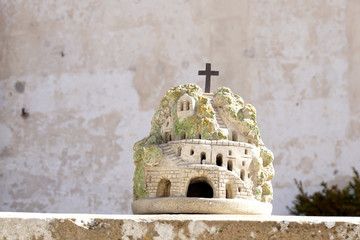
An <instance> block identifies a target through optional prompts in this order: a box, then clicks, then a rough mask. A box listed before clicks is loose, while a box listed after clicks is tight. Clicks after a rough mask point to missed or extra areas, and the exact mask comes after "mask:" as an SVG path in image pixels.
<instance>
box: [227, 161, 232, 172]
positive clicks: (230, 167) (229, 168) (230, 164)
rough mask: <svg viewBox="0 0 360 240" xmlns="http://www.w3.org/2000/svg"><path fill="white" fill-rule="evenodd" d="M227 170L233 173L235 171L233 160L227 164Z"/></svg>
mask: <svg viewBox="0 0 360 240" xmlns="http://www.w3.org/2000/svg"><path fill="white" fill-rule="evenodd" d="M227 169H228V170H229V171H232V170H233V162H232V161H231V160H229V161H228V163H227Z"/></svg>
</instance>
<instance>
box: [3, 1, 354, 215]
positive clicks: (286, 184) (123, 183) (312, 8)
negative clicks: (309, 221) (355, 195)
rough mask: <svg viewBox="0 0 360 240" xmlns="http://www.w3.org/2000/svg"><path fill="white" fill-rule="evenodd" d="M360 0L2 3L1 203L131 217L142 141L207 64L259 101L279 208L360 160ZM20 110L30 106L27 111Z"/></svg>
mask: <svg viewBox="0 0 360 240" xmlns="http://www.w3.org/2000/svg"><path fill="white" fill-rule="evenodd" d="M358 22H360V2H359V1H356V0H347V1H346V0H343V1H341V0H339V1H325V0H321V1H286V2H284V1H268V0H265V1H250V0H248V1H245V0H244V1H237V0H233V1H226V2H221V3H219V2H218V1H215V0H213V1H208V0H200V1H186V0H176V1H165V0H163V1H161V0H156V1H141V0H134V1H95V0H93V1H88V0H86V1H85V0H78V1H72V2H69V1H55V2H51V1H44V0H38V1H20V0H19V1H15V0H14V1H6V0H5V1H2V2H0V210H1V211H34V212H88V213H130V203H131V184H132V180H131V178H132V173H133V170H134V167H133V164H132V154H133V152H132V145H133V143H134V142H135V141H137V140H140V139H141V138H142V137H145V136H146V135H147V134H148V132H149V129H150V120H151V118H152V115H153V114H154V112H155V109H156V108H157V105H158V103H159V101H160V99H161V97H162V96H163V95H164V94H165V91H166V90H167V89H169V88H170V87H172V86H174V85H177V84H183V83H189V82H193V83H197V84H200V86H203V84H204V83H203V79H202V78H201V77H198V76H197V70H199V69H202V68H203V67H204V63H205V62H206V61H210V62H212V63H213V67H214V68H216V70H219V71H220V77H218V78H214V80H213V86H212V89H216V88H217V87H219V86H227V87H230V88H231V89H232V91H233V92H235V93H238V94H239V95H241V96H242V97H243V98H244V99H245V101H246V102H250V103H252V104H253V105H254V106H255V107H256V108H257V112H258V122H259V125H260V129H261V133H262V136H263V139H264V142H265V144H266V146H268V147H269V148H270V149H271V150H273V152H274V155H275V162H274V164H275V170H276V177H275V179H274V180H273V184H274V194H275V198H274V201H273V205H274V213H275V214H286V213H287V210H286V208H285V207H286V205H289V204H290V203H291V201H292V200H293V198H294V195H295V194H296V193H297V190H296V188H295V185H294V183H293V178H297V179H301V180H302V181H303V182H304V183H305V187H306V189H309V190H315V189H318V186H319V183H320V182H321V181H322V180H325V181H328V182H330V183H338V184H340V185H341V184H345V183H346V182H347V181H348V180H349V178H350V176H351V175H352V173H351V166H355V167H358V166H359V164H358V162H359V160H360V159H359V155H360V148H359V144H360V120H359V119H360V95H359V94H358V91H359V88H360V81H359V77H360V68H359V66H360V55H359V54H358V53H359V51H360V25H359V24H357V23H358ZM22 109H24V110H22Z"/></svg>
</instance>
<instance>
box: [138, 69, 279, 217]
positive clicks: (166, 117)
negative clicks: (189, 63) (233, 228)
mask: <svg viewBox="0 0 360 240" xmlns="http://www.w3.org/2000/svg"><path fill="white" fill-rule="evenodd" d="M199 75H205V76H206V86H205V93H203V92H202V90H201V89H200V87H199V86H197V85H195V84H185V85H180V86H177V87H174V88H172V89H170V90H168V91H167V93H166V96H165V97H164V98H163V99H162V100H161V103H160V106H159V108H158V110H157V112H156V113H155V115H154V117H153V119H152V122H151V131H150V136H148V137H147V138H144V139H143V140H141V141H139V142H137V143H136V144H135V145H134V151H135V154H134V163H135V165H136V169H135V174H134V189H133V197H134V202H133V204H132V210H133V213H134V214H159V213H213V214H263V215H270V214H271V211H272V205H271V203H270V201H271V200H272V197H273V190H272V185H271V179H272V178H273V177H274V167H273V164H272V162H273V159H274V157H273V154H272V152H271V151H270V150H269V149H267V148H266V147H265V146H264V143H263V142H262V140H261V137H260V132H259V128H258V125H257V122H256V110H255V108H254V107H253V106H252V105H250V104H245V103H244V101H243V99H242V98H241V97H239V96H238V95H236V94H233V93H232V92H231V91H230V89H228V88H225V87H220V88H218V89H217V91H216V92H215V93H210V77H211V75H218V72H217V71H211V65H210V64H206V70H205V71H199Z"/></svg>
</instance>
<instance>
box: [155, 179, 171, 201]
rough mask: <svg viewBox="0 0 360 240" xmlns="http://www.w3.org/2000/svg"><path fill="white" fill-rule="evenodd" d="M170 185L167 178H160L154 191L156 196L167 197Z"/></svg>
mask: <svg viewBox="0 0 360 240" xmlns="http://www.w3.org/2000/svg"><path fill="white" fill-rule="evenodd" d="M170 187H171V182H170V181H169V180H168V179H161V181H160V182H159V184H158V188H157V191H156V197H169V196H170Z"/></svg>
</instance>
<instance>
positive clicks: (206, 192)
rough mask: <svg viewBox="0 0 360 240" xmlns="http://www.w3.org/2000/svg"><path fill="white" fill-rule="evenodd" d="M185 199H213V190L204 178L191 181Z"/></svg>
mask: <svg viewBox="0 0 360 240" xmlns="http://www.w3.org/2000/svg"><path fill="white" fill-rule="evenodd" d="M186 197H196V198H213V197H214V190H213V188H212V187H211V185H210V184H209V183H208V180H207V179H206V178H205V177H197V178H193V179H191V181H190V183H189V186H188V190H187V193H186Z"/></svg>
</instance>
